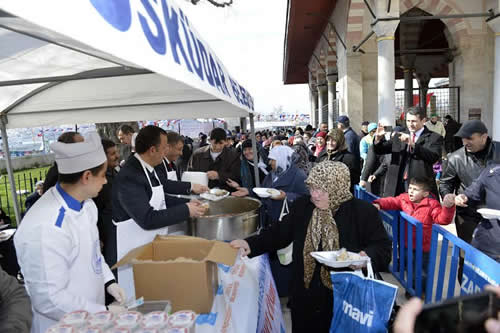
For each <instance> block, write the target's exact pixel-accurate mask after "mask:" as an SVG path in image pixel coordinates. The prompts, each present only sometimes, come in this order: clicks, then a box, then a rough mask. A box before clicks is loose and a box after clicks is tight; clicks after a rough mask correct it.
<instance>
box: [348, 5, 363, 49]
mask: <svg viewBox="0 0 500 333" xmlns="http://www.w3.org/2000/svg"><path fill="white" fill-rule="evenodd" d="M348 8H349V13H348V15H347V30H346V31H347V34H346V35H347V37H346V43H347V44H348V45H349V46H351V45H354V44H356V43H358V42H360V41H361V39H362V38H363V23H364V17H365V8H366V7H365V4H364V2H363V0H350V3H349V7H348Z"/></svg>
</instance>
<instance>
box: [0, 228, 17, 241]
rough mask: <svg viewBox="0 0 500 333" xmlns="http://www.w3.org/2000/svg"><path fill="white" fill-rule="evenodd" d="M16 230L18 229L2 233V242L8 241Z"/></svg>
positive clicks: (0, 239)
mask: <svg viewBox="0 0 500 333" xmlns="http://www.w3.org/2000/svg"><path fill="white" fill-rule="evenodd" d="M16 230H17V229H7V230H4V231H0V242H3V241H6V240H7V239H9V238H11V237H12V235H13V234H14V233H15V232H16Z"/></svg>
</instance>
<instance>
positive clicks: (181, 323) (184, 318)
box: [167, 311, 196, 333]
mask: <svg viewBox="0 0 500 333" xmlns="http://www.w3.org/2000/svg"><path fill="white" fill-rule="evenodd" d="M195 321H196V313H194V312H193V311H177V312H175V313H173V314H172V315H171V316H169V317H168V328H169V330H167V332H168V333H173V332H182V333H184V332H186V333H193V332H194V324H195ZM175 329H180V330H177V331H175Z"/></svg>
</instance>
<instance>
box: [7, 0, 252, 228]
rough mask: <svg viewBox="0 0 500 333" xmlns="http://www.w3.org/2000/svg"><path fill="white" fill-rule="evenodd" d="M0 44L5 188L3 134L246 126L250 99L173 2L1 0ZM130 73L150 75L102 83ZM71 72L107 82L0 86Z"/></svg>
mask: <svg viewBox="0 0 500 333" xmlns="http://www.w3.org/2000/svg"><path fill="white" fill-rule="evenodd" d="M2 28H3V29H4V30H2ZM7 30H8V31H7ZM26 35H28V36H31V37H34V38H36V39H33V38H29V37H26ZM0 42H2V50H1V51H0V80H1V82H0V86H2V87H0V96H2V97H0V129H1V132H2V137H3V140H2V142H3V146H4V151H5V152H6V156H7V169H8V171H9V178H10V182H11V184H14V179H13V175H12V170H11V167H10V156H9V153H8V142H7V128H19V127H30V126H48V125H59V124H67V123H78V122H84V123H89V122H113V121H115V122H119V121H131V120H147V119H168V118H205V117H246V116H250V122H251V124H252V126H253V113H252V110H253V99H252V97H251V95H250V94H249V93H248V92H247V91H246V90H245V88H244V87H243V86H241V85H240V84H239V83H238V82H237V81H236V80H235V79H234V78H233V77H231V76H230V75H229V73H228V71H227V70H226V69H225V67H224V65H223V64H222V62H221V61H220V60H219V59H218V58H217V56H216V55H215V53H214V52H213V51H212V50H211V49H210V47H209V46H208V45H207V44H206V43H205V42H204V41H203V39H202V38H201V37H200V36H199V34H198V33H197V32H196V30H195V28H194V26H193V24H192V23H191V22H189V20H188V18H187V17H186V16H185V15H184V14H183V13H182V11H181V10H180V9H179V7H178V6H177V5H176V4H175V1H174V0H161V1H158V2H157V1H155V2H144V1H138V0H72V1H68V0H51V1H39V0H23V1H20V0H0ZM46 42H48V43H49V44H47V43H46ZM112 67H114V68H112ZM131 67H132V70H137V69H139V70H140V69H147V70H149V71H151V72H154V73H150V74H141V75H133V76H117V77H112V76H110V74H112V73H113V72H116V73H120V72H121V74H123V72H124V71H127V70H130V68H131ZM77 73H80V74H79V76H86V75H90V74H100V73H103V74H105V76H109V77H102V78H92V79H82V80H71V81H67V82H58V83H54V82H52V83H50V82H51V80H49V79H47V80H46V82H47V83H46V84H45V85H40V83H45V82H44V81H43V80H38V81H36V82H37V84H29V85H26V83H27V82H28V81H22V82H21V83H23V85H19V83H20V82H15V84H16V86H10V87H5V85H7V84H9V85H12V84H13V82H6V81H10V80H24V79H25V80H29V79H33V78H44V77H45V78H46V77H54V76H61V75H75V74H77ZM29 82H31V83H32V82H33V80H31V81H29ZM254 149H255V147H254ZM255 155H256V154H255ZM255 164H257V163H255ZM256 172H257V171H256ZM11 190H12V195H13V198H14V201H15V202H16V204H17V200H16V199H15V198H16V193H15V187H14V186H12V187H11ZM14 208H15V209H14V210H15V212H16V217H17V219H18V221H19V217H20V214H19V209H18V207H14Z"/></svg>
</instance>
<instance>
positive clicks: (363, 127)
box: [359, 121, 370, 138]
mask: <svg viewBox="0 0 500 333" xmlns="http://www.w3.org/2000/svg"><path fill="white" fill-rule="evenodd" d="M368 125H370V122H369V121H363V122H362V123H361V131H360V132H359V137H360V138H364V137H365V136H366V135H367V134H368Z"/></svg>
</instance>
